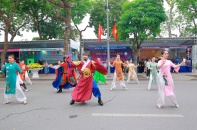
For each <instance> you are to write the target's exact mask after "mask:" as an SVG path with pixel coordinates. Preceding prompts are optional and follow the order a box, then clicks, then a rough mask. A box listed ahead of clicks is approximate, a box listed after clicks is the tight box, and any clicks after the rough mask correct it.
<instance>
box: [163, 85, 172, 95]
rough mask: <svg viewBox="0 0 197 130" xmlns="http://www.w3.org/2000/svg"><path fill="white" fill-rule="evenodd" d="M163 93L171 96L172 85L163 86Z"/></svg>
mask: <svg viewBox="0 0 197 130" xmlns="http://www.w3.org/2000/svg"><path fill="white" fill-rule="evenodd" d="M165 95H166V96H173V95H174V90H173V88H172V86H165Z"/></svg>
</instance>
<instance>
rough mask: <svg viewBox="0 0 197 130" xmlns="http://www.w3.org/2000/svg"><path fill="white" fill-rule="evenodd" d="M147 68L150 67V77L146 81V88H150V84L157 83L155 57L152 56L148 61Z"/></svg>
mask: <svg viewBox="0 0 197 130" xmlns="http://www.w3.org/2000/svg"><path fill="white" fill-rule="evenodd" d="M148 69H150V79H149V83H148V90H150V88H151V85H152V84H156V83H157V74H158V68H157V63H156V62H155V57H152V62H150V63H149V66H148Z"/></svg>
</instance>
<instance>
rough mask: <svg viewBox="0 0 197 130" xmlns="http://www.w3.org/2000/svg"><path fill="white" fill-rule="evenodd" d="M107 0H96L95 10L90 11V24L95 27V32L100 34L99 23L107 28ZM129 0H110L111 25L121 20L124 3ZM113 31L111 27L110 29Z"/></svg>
mask: <svg viewBox="0 0 197 130" xmlns="http://www.w3.org/2000/svg"><path fill="white" fill-rule="evenodd" d="M105 1H106V0H104V1H103V0H95V2H94V5H93V10H92V11H91V13H90V22H89V25H90V26H91V27H94V29H95V30H94V33H95V34H96V35H97V34H98V25H99V24H101V26H102V27H103V29H105V28H107V20H106V18H107V16H106V2H105ZM127 1H128V0H108V2H109V26H110V28H112V27H113V25H114V23H117V22H118V21H119V20H120V16H121V14H122V13H123V12H122V5H123V3H124V2H127ZM109 32H111V29H109Z"/></svg>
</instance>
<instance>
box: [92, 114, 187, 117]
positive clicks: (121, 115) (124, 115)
mask: <svg viewBox="0 0 197 130" xmlns="http://www.w3.org/2000/svg"><path fill="white" fill-rule="evenodd" d="M92 116H98V117H99V116H100V117H104V116H105V117H113V116H114V117H149V118H151V117H156V118H161V117H165V118H181V117H184V116H183V115H180V114H115V113H92Z"/></svg>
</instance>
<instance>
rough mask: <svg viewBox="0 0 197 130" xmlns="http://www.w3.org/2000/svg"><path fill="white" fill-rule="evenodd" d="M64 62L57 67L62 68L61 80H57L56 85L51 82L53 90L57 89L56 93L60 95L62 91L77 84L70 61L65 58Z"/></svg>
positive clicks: (68, 58)
mask: <svg viewBox="0 0 197 130" xmlns="http://www.w3.org/2000/svg"><path fill="white" fill-rule="evenodd" d="M63 59H64V62H63V63H61V64H60V65H59V67H62V75H61V73H59V74H60V75H61V80H58V81H59V82H58V81H57V82H56V83H55V82H53V83H54V84H53V85H55V84H56V85H55V88H57V89H59V90H58V91H57V93H61V92H62V89H69V88H72V87H75V86H76V84H77V79H76V72H75V68H74V67H73V66H71V60H70V57H69V56H65V57H64V58H63Z"/></svg>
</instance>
